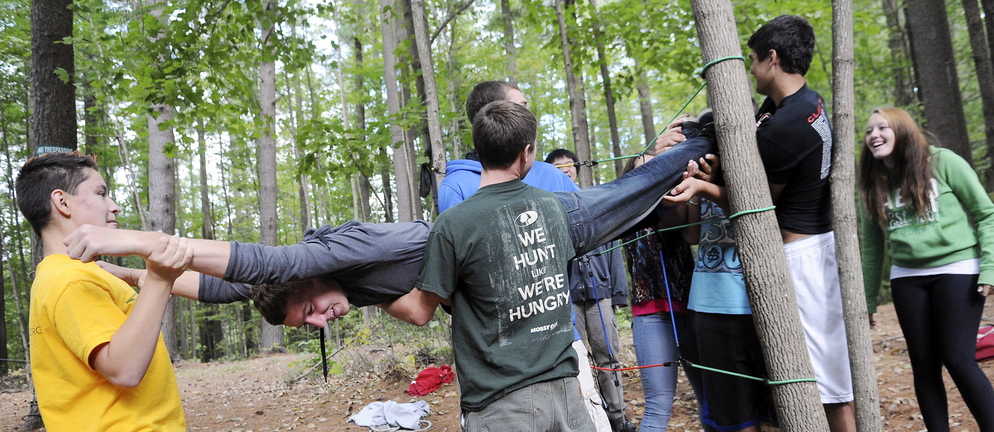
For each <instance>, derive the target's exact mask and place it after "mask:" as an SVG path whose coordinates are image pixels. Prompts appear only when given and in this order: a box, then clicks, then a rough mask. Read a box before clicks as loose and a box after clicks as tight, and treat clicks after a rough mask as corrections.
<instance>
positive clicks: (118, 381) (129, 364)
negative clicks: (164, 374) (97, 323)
mask: <svg viewBox="0 0 994 432" xmlns="http://www.w3.org/2000/svg"><path fill="white" fill-rule="evenodd" d="M192 258H193V249H191V248H190V247H189V242H188V240H187V239H183V238H179V237H162V238H160V239H158V240H157V241H156V242H155V244H154V245H153V246H152V250H151V252H150V253H149V256H148V258H147V259H146V262H147V264H148V267H149V271H148V276H147V277H146V278H145V280H144V286H143V287H142V290H141V293H140V294H139V295H138V299H137V300H135V306H134V308H132V309H131V312H130V313H129V314H128V317H127V319H125V320H124V324H122V325H121V327H120V328H118V329H117V331H116V332H114V335H113V336H111V338H110V342H107V343H105V344H102V345H100V346H98V347H97V348H95V349H94V350H93V351H92V352H91V353H90V358H89V362H90V365H91V366H93V368H94V369H96V370H97V371H98V372H100V374H101V375H103V376H104V377H105V378H107V380H108V381H110V382H111V383H113V384H114V385H116V386H118V387H126V388H133V387H136V386H138V384H139V383H140V382H141V380H142V378H144V377H145V372H147V371H148V366H149V364H151V362H152V356H153V354H155V346H156V344H157V343H158V341H159V332H160V330H161V328H162V317H163V315H165V311H166V305H168V304H169V298H170V293H169V292H170V290H171V289H172V285H173V281H174V280H176V278H177V277H179V276H180V275H181V274H182V273H183V271H184V269H185V268H186V266H187V265H188V264H189V263H190V260H191V259H192Z"/></svg>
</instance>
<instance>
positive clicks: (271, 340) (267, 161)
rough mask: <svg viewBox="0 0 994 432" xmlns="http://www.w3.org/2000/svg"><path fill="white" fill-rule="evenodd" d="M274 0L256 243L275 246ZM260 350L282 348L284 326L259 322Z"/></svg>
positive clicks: (263, 90)
mask: <svg viewBox="0 0 994 432" xmlns="http://www.w3.org/2000/svg"><path fill="white" fill-rule="evenodd" d="M276 8H277V5H276V2H275V1H267V2H266V3H264V5H263V17H262V19H261V22H260V24H261V25H262V49H263V55H262V58H263V60H262V62H261V63H260V65H259V117H260V118H261V119H262V124H263V127H264V130H263V134H262V136H260V137H259V139H258V147H259V150H258V162H259V165H258V166H259V225H260V226H259V243H262V244H264V245H267V246H276V242H277V233H278V231H277V230H278V229H279V227H278V226H277V220H276V193H277V191H276V187H277V186H276V63H275V62H274V60H273V57H275V55H274V54H273V41H272V40H271V38H272V37H274V36H275V35H274V30H275V28H276V23H275V19H276ZM261 325H262V335H261V337H262V339H261V344H262V349H263V350H267V351H268V350H281V349H282V348H283V327H282V326H274V325H270V324H269V323H267V322H265V321H262V322H261Z"/></svg>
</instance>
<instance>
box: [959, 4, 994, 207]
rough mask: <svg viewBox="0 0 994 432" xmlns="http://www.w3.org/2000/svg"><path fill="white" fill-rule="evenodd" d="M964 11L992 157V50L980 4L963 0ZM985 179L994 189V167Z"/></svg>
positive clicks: (993, 110) (993, 129) (986, 184)
mask: <svg viewBox="0 0 994 432" xmlns="http://www.w3.org/2000/svg"><path fill="white" fill-rule="evenodd" d="M963 12H965V15H966V28H967V32H968V33H969V34H970V48H971V49H972V50H973V65H974V67H976V69H977V84H978V86H979V87H980V100H981V104H982V106H983V112H984V142H985V144H986V145H987V154H988V156H989V157H990V156H994V68H992V64H991V56H990V52H988V51H987V38H986V36H984V22H983V20H981V18H980V6H978V5H977V0H963ZM988 19H990V18H988ZM984 181H985V186H986V187H987V190H994V169H992V168H991V167H988V168H987V169H986V170H985V173H984Z"/></svg>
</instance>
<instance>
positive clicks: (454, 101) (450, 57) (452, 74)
mask: <svg viewBox="0 0 994 432" xmlns="http://www.w3.org/2000/svg"><path fill="white" fill-rule="evenodd" d="M503 1H507V0H503ZM456 27H457V26H456V23H455V20H454V19H453V22H452V25H451V26H449V46H448V47H447V49H446V50H445V57H446V58H445V67H446V72H447V73H448V75H449V79H448V83H449V88H448V90H449V94H448V96H449V108H450V109H451V110H452V111H453V112H462V111H463V109H462V107H460V106H459V95H458V94H457V93H458V91H459V85H460V84H462V79H461V78H462V76H461V75H460V74H459V73H458V70H459V65H458V60H457V59H456V56H455V52H456V42H455V41H456ZM505 35H506V33H505ZM512 46H513V44H512ZM515 63H516V62H515ZM509 81H510V79H509ZM512 82H513V81H512ZM463 118H464V117H463V116H461V115H457V116H453V118H452V121H450V122H449V135H448V136H449V141H451V143H450V144H451V145H452V158H453V159H459V158H460V157H461V156H462V154H463V152H462V138H461V137H462V133H461V130H462V124H463V121H462V119H463Z"/></svg>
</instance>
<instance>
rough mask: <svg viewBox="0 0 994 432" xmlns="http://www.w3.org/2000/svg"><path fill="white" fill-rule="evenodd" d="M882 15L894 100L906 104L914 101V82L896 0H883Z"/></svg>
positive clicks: (899, 104)
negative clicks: (891, 73) (888, 48)
mask: <svg viewBox="0 0 994 432" xmlns="http://www.w3.org/2000/svg"><path fill="white" fill-rule="evenodd" d="M883 10H884V16H885V17H887V32H888V33H889V34H890V36H889V37H888V42H887V45H888V46H889V47H890V59H891V62H892V63H893V69H892V72H893V73H894V101H895V104H896V105H897V106H901V107H903V106H908V105H911V104H912V103H914V102H915V89H914V87H915V86H914V83H913V82H912V79H911V72H910V71H909V70H908V67H909V64H908V59H909V58H910V57H911V56H910V55H909V54H908V41H907V35H906V34H905V32H904V26H903V25H902V24H901V10H900V9H899V8H898V6H897V0H883Z"/></svg>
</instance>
